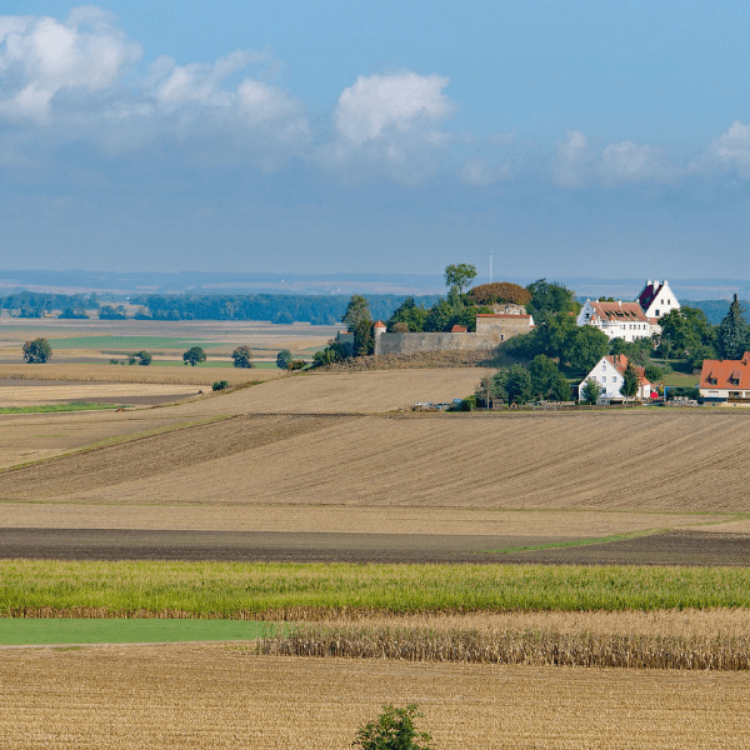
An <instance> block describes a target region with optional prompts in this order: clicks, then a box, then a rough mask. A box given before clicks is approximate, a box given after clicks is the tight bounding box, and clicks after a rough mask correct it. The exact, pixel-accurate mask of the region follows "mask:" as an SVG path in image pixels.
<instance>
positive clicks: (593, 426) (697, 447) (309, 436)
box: [0, 373, 750, 513]
mask: <svg viewBox="0 0 750 750" xmlns="http://www.w3.org/2000/svg"><path fill="white" fill-rule="evenodd" d="M342 377H344V378H347V379H351V380H352V381H358V380H359V378H360V377H362V378H364V379H366V378H370V377H372V373H361V374H352V375H344V376H342ZM326 379H327V376H326V375H316V376H311V377H301V378H290V379H289V380H286V381H284V382H274V383H269V384H265V385H262V386H256V387H253V388H250V389H247V390H244V391H240V392H236V393H230V394H227V395H226V396H224V397H221V398H209V399H207V400H206V401H204V402H200V401H199V402H193V403H189V404H184V405H182V406H175V407H170V408H165V409H160V410H155V411H159V412H160V416H161V415H164V416H165V417H166V416H175V417H181V418H184V419H185V421H187V419H188V418H192V419H201V418H209V417H211V416H212V415H218V414H220V413H222V412H223V413H225V414H226V413H231V412H232V411H234V412H238V411H242V410H244V411H245V415H243V416H237V417H234V418H232V419H228V420H225V421H222V422H219V423H213V424H206V425H202V426H198V427H194V428H190V429H188V430H181V431H177V432H174V433H170V434H168V435H160V436H154V437H149V438H145V439H142V440H138V441H134V442H127V443H123V444H120V445H116V446H112V447H109V448H105V449H102V450H101V451H98V452H94V453H84V454H81V455H73V456H70V457H67V458H65V459H61V460H59V461H55V462H52V463H49V464H45V465H42V466H38V467H33V469H32V468H29V469H21V470H18V471H12V472H9V473H8V472H6V473H3V474H2V475H0V496H2V497H3V498H4V499H5V500H6V501H7V500H13V501H17V502H18V501H29V500H39V499H40V498H41V497H43V498H45V499H47V500H54V501H56V502H83V503H94V504H110V503H114V504H129V503H130V502H132V499H133V498H139V503H141V504H154V505H157V504H169V505H175V504H182V503H187V504H205V505H290V504H291V505H295V504H298V505H309V504H310V503H311V502H312V503H314V504H315V505H348V506H421V507H431V508H504V509H514V508H515V509H566V508H575V509H580V510H584V509H586V510H631V511H632V510H639V511H661V512H663V511H668V512H706V513H715V512H735V513H740V512H743V513H744V512H748V511H750V501H748V496H747V493H746V487H747V486H748V482H749V481H750V464H748V462H747V461H745V460H744V457H745V455H746V453H747V447H748V445H749V444H750V418H749V417H750V415H745V414H744V413H735V412H724V411H722V412H713V411H712V412H697V413H696V412H680V411H675V412H670V411H660V410H643V411H633V412H613V413H605V414H601V413H594V414H591V413H584V414H576V415H560V414H557V415H556V414H547V415H545V414H534V413H531V414H520V415H507V414H504V415H486V416H485V415H481V414H480V415H462V414H456V415H448V414H439V415H435V416H434V417H433V416H431V415H428V416H417V415H415V416H402V417H398V416H342V417H336V416H325V415H322V416H303V415H297V416H283V415H277V416H253V413H252V412H253V410H254V408H255V407H257V404H254V403H253V399H254V396H253V394H254V393H256V392H258V393H262V392H264V391H268V390H270V389H274V392H275V393H279V392H283V386H285V385H286V384H287V383H288V384H289V386H290V391H289V392H290V393H293V392H296V391H297V389H299V388H303V387H304V385H305V384H306V383H307V382H310V383H312V384H313V385H312V389H313V391H316V392H319V391H320V385H319V384H320V383H323V382H324V381H325V380H326ZM262 398H263V399H264V401H263V404H262V406H263V408H270V407H271V405H272V404H271V403H270V402H266V401H265V399H267V398H268V397H267V396H263V397H262ZM274 403H275V404H276V406H275V407H274V408H275V409H276V410H278V411H283V410H284V409H285V408H286V407H287V405H288V404H289V403H292V404H296V405H297V407H298V408H299V409H300V410H301V408H302V405H303V401H302V400H301V399H300V398H299V397H298V398H297V400H296V401H294V400H293V399H291V398H290V399H289V400H288V401H284V400H283V399H280V400H275V401H274ZM319 406H320V405H319V404H315V405H314V408H316V409H317V408H319ZM144 413H146V412H144ZM584 437H585V441H586V443H587V445H588V446H589V449H586V450H584V449H583V447H582V440H583V439H584ZM599 449H601V455H602V456H606V455H608V453H607V451H608V450H610V449H611V450H613V451H616V453H614V454H613V455H616V456H617V460H612V461H606V460H601V457H600V455H599V454H598V450H599ZM136 466H137V467H138V471H137V472H136V471H134V467H136ZM40 487H42V488H43V489H40ZM719 487H720V488H721V491H718V488H719Z"/></svg>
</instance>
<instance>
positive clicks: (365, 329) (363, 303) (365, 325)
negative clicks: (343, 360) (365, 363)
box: [344, 294, 373, 357]
mask: <svg viewBox="0 0 750 750" xmlns="http://www.w3.org/2000/svg"><path fill="white" fill-rule="evenodd" d="M344 324H345V325H346V327H347V329H348V330H349V332H350V333H353V334H354V356H355V357H361V356H363V355H365V354H372V349H373V336H372V316H371V315H370V303H369V302H368V301H367V300H366V299H365V298H364V297H362V296H361V295H359V294H354V295H352V298H351V299H350V300H349V304H348V305H347V308H346V313H345V314H344Z"/></svg>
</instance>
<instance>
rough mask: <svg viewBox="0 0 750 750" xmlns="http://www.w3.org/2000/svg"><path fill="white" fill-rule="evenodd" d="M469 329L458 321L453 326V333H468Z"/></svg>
mask: <svg viewBox="0 0 750 750" xmlns="http://www.w3.org/2000/svg"><path fill="white" fill-rule="evenodd" d="M468 330H469V329H468V328H467V327H466V326H460V325H458V323H456V325H454V326H453V328H451V333H466V332H467V331H468Z"/></svg>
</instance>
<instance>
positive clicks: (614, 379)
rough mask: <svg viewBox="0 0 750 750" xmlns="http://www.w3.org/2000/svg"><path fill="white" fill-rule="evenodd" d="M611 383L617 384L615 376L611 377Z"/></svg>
mask: <svg viewBox="0 0 750 750" xmlns="http://www.w3.org/2000/svg"><path fill="white" fill-rule="evenodd" d="M612 382H613V383H616V382H617V375H613V376H612Z"/></svg>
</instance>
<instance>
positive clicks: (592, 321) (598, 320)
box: [576, 299, 651, 341]
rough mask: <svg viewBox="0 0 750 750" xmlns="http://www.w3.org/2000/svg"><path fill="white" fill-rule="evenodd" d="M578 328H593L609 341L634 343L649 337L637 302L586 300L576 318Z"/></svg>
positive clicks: (645, 320)
mask: <svg viewBox="0 0 750 750" xmlns="http://www.w3.org/2000/svg"><path fill="white" fill-rule="evenodd" d="M576 323H577V324H578V325H579V326H586V325H588V326H594V327H595V328H598V329H599V330H600V331H603V332H604V333H606V334H607V336H609V338H610V339H618V338H619V339H625V341H635V340H636V339H646V338H649V337H650V336H651V326H650V325H649V322H648V318H647V317H646V314H645V313H644V312H643V310H642V309H641V306H640V305H639V304H638V303H637V302H623V301H622V300H618V301H617V302H600V301H599V300H594V301H592V300H590V299H587V300H586V304H584V306H583V307H582V308H581V312H580V313H579V314H578V318H576Z"/></svg>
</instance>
